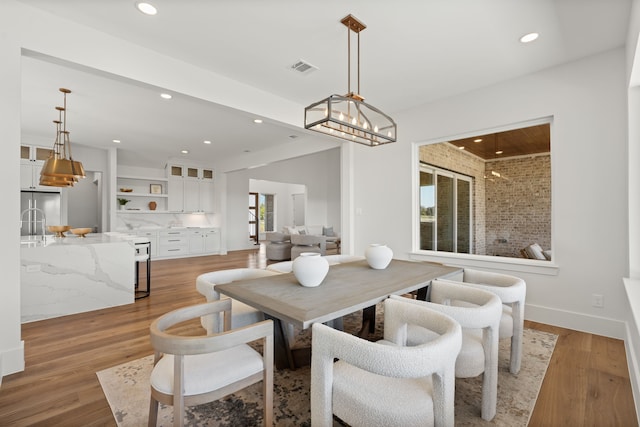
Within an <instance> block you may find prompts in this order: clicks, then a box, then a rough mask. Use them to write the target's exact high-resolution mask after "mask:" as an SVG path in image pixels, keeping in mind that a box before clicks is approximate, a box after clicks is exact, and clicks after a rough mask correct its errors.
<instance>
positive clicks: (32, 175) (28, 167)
mask: <svg viewBox="0 0 640 427" xmlns="http://www.w3.org/2000/svg"><path fill="white" fill-rule="evenodd" d="M50 153H51V149H50V148H43V147H35V146H30V145H21V146H20V189H21V190H31V191H34V190H37V191H60V189H59V188H58V187H51V186H47V185H40V172H41V171H42V166H43V165H44V161H45V160H46V159H47V158H48V157H49V154H50Z"/></svg>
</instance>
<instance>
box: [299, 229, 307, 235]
mask: <svg viewBox="0 0 640 427" xmlns="http://www.w3.org/2000/svg"><path fill="white" fill-rule="evenodd" d="M299 233H300V234H307V230H304V229H301V230H299Z"/></svg>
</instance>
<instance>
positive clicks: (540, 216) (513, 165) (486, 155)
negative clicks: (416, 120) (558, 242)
mask: <svg viewBox="0 0 640 427" xmlns="http://www.w3.org/2000/svg"><path fill="white" fill-rule="evenodd" d="M418 150H419V153H418V155H419V163H418V165H417V167H418V171H419V178H418V179H419V183H418V184H419V185H418V188H419V194H418V200H419V206H418V209H419V210H420V212H419V216H418V217H419V224H418V231H417V232H418V239H417V242H418V243H417V244H418V247H417V249H418V250H428V251H438V252H452V253H468V254H477V255H489V256H501V257H512V258H522V257H525V258H531V255H530V253H528V250H527V249H528V248H530V247H531V246H532V245H533V246H539V247H540V248H541V249H543V250H544V251H545V255H548V254H551V142H550V124H549V123H548V122H547V123H537V124H533V125H531V126H528V127H519V128H515V129H510V130H504V131H500V132H495V133H490V134H483V135H477V136H472V137H466V138H463V139H452V140H448V141H443V142H440V143H435V144H425V145H422V146H419V148H418ZM547 259H548V258H547Z"/></svg>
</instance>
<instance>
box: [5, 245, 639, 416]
mask: <svg viewBox="0 0 640 427" xmlns="http://www.w3.org/2000/svg"><path fill="white" fill-rule="evenodd" d="M265 265H266V262H265V259H264V253H259V251H255V250H251V251H237V252H232V253H230V254H229V255H226V256H208V257H199V258H185V259H176V260H163V261H153V262H152V273H151V275H152V278H153V281H152V293H151V296H150V297H149V298H146V299H141V300H138V301H136V302H135V303H134V304H129V305H126V306H121V307H116V308H110V309H105V310H100V311H94V312H91V313H82V314H77V315H72V316H66V317H62V318H57V319H51V320H44V321H40V322H33V323H28V324H24V325H23V326H22V339H23V340H24V342H25V353H26V355H25V359H26V360H25V362H26V369H25V371H24V372H21V373H17V374H13V375H10V376H7V377H5V378H4V379H3V381H2V386H1V387H0V426H27V425H28V426H32V425H40V426H47V427H49V426H115V421H114V419H113V416H112V414H111V410H110V409H109V405H108V403H107V400H106V399H105V397H104V395H103V393H102V389H101V387H100V384H99V382H98V379H97V377H96V374H95V373H96V372H97V371H100V370H102V369H106V368H109V367H111V366H114V365H118V364H120V363H124V362H126V361H129V360H133V359H137V358H140V357H143V356H146V355H149V354H151V353H152V349H151V345H150V343H149V331H148V328H149V324H150V322H151V321H152V320H153V319H155V318H157V317H159V316H160V315H161V314H163V313H166V312H168V311H170V310H172V309H174V308H178V307H182V306H185V305H190V304H197V303H201V302H203V298H202V296H201V295H200V294H198V293H197V291H196V289H195V279H196V277H197V276H198V275H199V274H201V273H204V272H207V271H213V270H220V269H227V268H236V267H264V266H265ZM140 270H141V273H142V272H143V270H144V268H141V269H140ZM142 280H144V278H142ZM527 326H528V327H531V328H535V329H540V330H544V331H549V332H553V333H556V334H558V335H559V338H558V343H557V345H556V349H555V351H554V354H553V358H552V360H551V363H550V366H549V368H548V370H547V374H546V376H545V379H544V383H543V386H542V389H541V391H540V395H539V397H538V401H537V404H536V407H535V410H534V413H533V416H532V419H531V423H530V425H531V426H625V427H626V426H636V425H637V418H636V414H635V409H634V403H633V397H632V394H631V393H632V392H631V386H630V383H629V375H628V372H627V362H626V357H625V352H624V344H623V342H622V341H619V340H615V339H610V338H605V337H601V336H596V335H591V334H585V333H581V332H576V331H571V330H567V329H562V328H556V327H552V326H547V325H543V324H539V323H532V322H527Z"/></svg>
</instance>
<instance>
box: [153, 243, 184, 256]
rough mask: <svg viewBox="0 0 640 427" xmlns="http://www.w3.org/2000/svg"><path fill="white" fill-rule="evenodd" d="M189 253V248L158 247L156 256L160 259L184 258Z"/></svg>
mask: <svg viewBox="0 0 640 427" xmlns="http://www.w3.org/2000/svg"><path fill="white" fill-rule="evenodd" d="M188 253H189V246H169V245H167V246H163V245H160V249H159V251H158V256H161V257H173V256H184V255H187V254H188Z"/></svg>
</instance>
